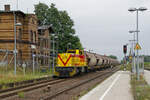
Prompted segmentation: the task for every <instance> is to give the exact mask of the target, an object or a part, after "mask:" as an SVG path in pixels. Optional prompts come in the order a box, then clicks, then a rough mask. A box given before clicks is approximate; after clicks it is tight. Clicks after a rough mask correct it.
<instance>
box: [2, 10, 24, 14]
mask: <svg viewBox="0 0 150 100" xmlns="http://www.w3.org/2000/svg"><path fill="white" fill-rule="evenodd" d="M13 12H15V13H21V14H23V15H25V13H24V12H22V11H20V10H11V11H5V10H0V14H2V13H13Z"/></svg>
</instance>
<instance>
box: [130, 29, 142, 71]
mask: <svg viewBox="0 0 150 100" xmlns="http://www.w3.org/2000/svg"><path fill="white" fill-rule="evenodd" d="M136 32H137V31H133V30H130V31H129V33H131V34H133V40H130V41H131V42H132V43H133V45H132V50H133V54H132V56H133V60H132V71H133V72H134V73H135V68H136V66H135V65H136V64H135V50H134V47H135V45H136V38H135V36H136V34H135V33H136ZM138 32H140V31H139V30H138ZM136 70H137V68H136Z"/></svg>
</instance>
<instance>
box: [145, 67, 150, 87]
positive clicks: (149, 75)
mask: <svg viewBox="0 0 150 100" xmlns="http://www.w3.org/2000/svg"><path fill="white" fill-rule="evenodd" d="M144 76H145V80H146V82H147V83H148V84H149V85H150V71H147V70H144Z"/></svg>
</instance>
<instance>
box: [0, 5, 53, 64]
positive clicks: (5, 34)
mask: <svg viewBox="0 0 150 100" xmlns="http://www.w3.org/2000/svg"><path fill="white" fill-rule="evenodd" d="M15 18H16V23H20V24H21V26H16V40H17V51H18V52H17V64H18V65H22V63H26V64H27V66H31V65H32V62H33V60H32V59H33V54H34V55H35V64H36V65H39V64H38V61H39V59H41V56H42V55H46V56H49V55H50V54H49V51H48V50H49V49H50V43H49V42H50V38H49V37H50V29H51V28H50V27H47V28H45V29H43V28H42V27H41V28H40V27H39V29H38V23H37V17H36V15H34V14H25V13H23V12H22V11H19V10H17V11H11V10H10V5H5V10H3V11H2V10H1V11H0V64H5V63H7V64H14V54H13V50H14V34H15V31H14V29H15ZM40 31H41V32H40ZM38 32H39V33H38ZM42 39H43V40H42ZM41 47H43V48H42V49H43V51H41ZM45 59H46V60H45ZM45 59H43V60H44V63H43V62H42V61H41V62H42V63H41V62H40V63H41V64H45V63H46V64H47V63H48V58H45Z"/></svg>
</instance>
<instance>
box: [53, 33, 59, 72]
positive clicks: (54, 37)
mask: <svg viewBox="0 0 150 100" xmlns="http://www.w3.org/2000/svg"><path fill="white" fill-rule="evenodd" d="M52 36H53V66H52V67H53V68H52V72H53V74H54V67H55V54H56V53H55V39H57V38H58V36H56V35H55V34H52Z"/></svg>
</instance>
